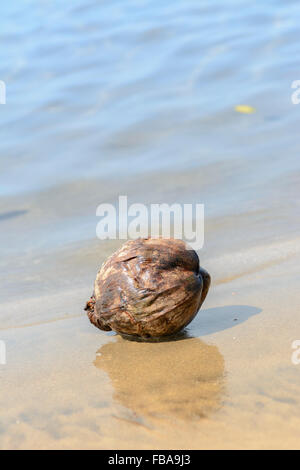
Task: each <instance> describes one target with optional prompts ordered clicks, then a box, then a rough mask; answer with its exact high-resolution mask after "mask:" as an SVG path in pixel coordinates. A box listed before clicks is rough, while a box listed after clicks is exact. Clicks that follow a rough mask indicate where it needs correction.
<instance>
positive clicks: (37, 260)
mask: <svg viewBox="0 0 300 470" xmlns="http://www.w3.org/2000/svg"><path fill="white" fill-rule="evenodd" d="M299 16H300V7H299V5H298V3H297V2H296V1H285V2H279V1H274V0H272V1H270V2H259V3H258V2H255V3H254V4H253V2H252V3H251V2H249V1H245V0H244V1H243V0H228V1H226V2H223V3H222V5H221V6H220V4H219V3H217V2H215V1H211V2H206V1H205V2H201V4H199V2H197V1H191V0H188V1H185V2H183V1H179V0H178V1H173V2H163V4H162V2H157V1H152V2H147V1H126V2H121V1H115V2H107V1H102V2H93V1H90V2H83V1H82V0H77V1H74V2H70V3H69V4H66V5H64V6H62V5H61V2H58V1H53V2H47V1H43V2H34V1H33V0H31V1H30V0H29V1H26V2H25V1H21V2H18V4H15V5H13V4H5V5H4V6H3V12H2V15H1V20H0V21H1V32H0V38H1V41H2V43H3V44H5V48H4V49H3V54H2V60H1V64H0V80H4V81H5V83H6V88H7V97H6V104H5V105H0V119H1V127H0V149H1V153H0V252H1V257H0V340H4V341H5V342H6V346H7V365H5V366H3V365H0V380H1V390H0V395H1V403H2V412H1V420H0V448H29V447H34V448H49V447H51V448H79V447H80V448H81V447H90V448H93V447H97V448H107V447H111V448H130V447H131V448H136V447H138V448H144V447H150V448H151V447H155V448H172V447H173V448H177V447H182V448H189V447H193V448H200V447H204V448H212V447H225V448H232V447H241V448H245V447H252V448H253V447H260V448H268V447H281V448H288V447H299V442H298V439H297V433H298V429H299V424H300V399H299V396H300V393H299V392H300V381H299V367H300V365H299V366H296V365H294V364H292V362H291V354H292V352H293V350H292V349H291V344H292V342H293V341H294V340H296V339H298V338H299V335H300V321H299V314H298V313H299V312H298V311H299V289H298V284H299V268H298V266H299V255H300V253H299V252H300V238H299V226H300V223H299V208H300V198H299V184H300V160H299V156H298V147H299V145H298V122H299V113H300V107H299V105H298V106H297V105H293V104H292V102H291V95H292V92H293V90H292V89H291V84H292V82H293V81H294V80H297V79H299V70H298V68H299V67H298V64H299V56H300V49H299V47H298V43H299V41H298V20H299ZM243 104H246V105H249V106H252V107H254V108H255V110H256V112H255V113H253V114H240V113H238V112H236V111H235V106H237V105H243ZM120 194H121V195H128V202H129V204H130V203H132V202H141V203H145V204H150V203H161V202H167V203H174V202H176V203H187V202H193V203H196V202H197V203H204V204H205V244H204V248H203V249H202V250H201V251H200V252H199V255H200V258H201V263H202V264H203V265H204V267H205V268H207V269H208V270H209V272H210V273H211V275H212V278H213V285H212V288H211V291H210V293H209V296H208V299H207V301H206V302H205V305H204V310H203V311H202V312H201V313H200V314H199V315H198V316H197V318H196V319H195V320H194V321H193V323H192V324H191V325H190V326H189V328H188V331H187V337H186V338H185V339H184V340H182V341H178V342H175V343H161V344H158V345H157V344H151V345H150V344H149V345H145V344H141V343H131V342H125V341H124V340H122V339H120V338H116V337H115V336H113V335H107V334H105V333H102V332H99V331H97V330H96V329H95V328H93V327H92V326H90V325H89V324H88V322H87V320H86V318H85V316H84V314H83V311H82V307H83V305H84V303H85V301H86V300H87V299H88V297H89V295H90V293H91V290H92V285H93V280H94V277H95V273H96V271H97V269H98V267H99V265H100V264H101V262H102V261H103V260H104V259H105V258H106V257H107V256H108V255H109V254H111V253H112V251H113V250H115V249H116V248H117V247H118V246H119V245H120V242H119V241H106V242H101V241H99V240H98V239H97V238H96V224H97V222H98V219H97V218H96V215H95V214H96V207H97V206H98V205H99V204H100V203H103V202H111V203H114V204H115V203H116V202H117V200H118V197H119V195H120ZM125 353H126V354H125ZM99 354H100V355H99ZM125 355H126V357H128V362H127V361H125V362H123V361H124V356H125ZM174 357H177V358H178V361H176V363H174ZM159 358H164V361H163V362H162V363H161V364H160V360H159ZM148 362H149V364H148ZM144 363H145V370H144V366H143V364H144ZM151 364H152V366H151ZM181 364H182V367H181ZM151 367H152V368H151ZM133 369H134V370H135V369H138V370H140V374H139V381H138V383H137V389H138V390H139V396H138V397H136V396H135V395H134V393H133V392H134V389H133V379H132V371H133ZM168 370H171V371H172V372H170V374H167V371H168ZM155 381H156V382H155ZM154 382H155V383H157V384H158V386H157V388H155V390H154V392H153V393H151V391H152V389H151V387H152V384H153V383H154ZM188 384H190V387H189V386H188ZM162 390H163V392H162ZM185 398H186V400H185ZM193 401H194V404H193Z"/></svg>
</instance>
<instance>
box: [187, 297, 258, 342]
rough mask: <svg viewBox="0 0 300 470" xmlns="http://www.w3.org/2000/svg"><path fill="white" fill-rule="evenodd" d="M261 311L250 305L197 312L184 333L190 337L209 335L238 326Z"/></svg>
mask: <svg viewBox="0 0 300 470" xmlns="http://www.w3.org/2000/svg"><path fill="white" fill-rule="evenodd" d="M261 311H262V309H261V308H258V307H252V306H250V305H225V306H223V307H215V308H207V309H203V310H199V312H198V314H197V316H196V317H195V319H194V320H193V321H192V323H190V325H189V326H188V327H187V329H186V331H187V334H188V335H191V336H201V337H203V336H206V335H211V334H213V333H217V332H219V331H223V330H227V329H228V328H233V327H234V326H237V325H240V324H241V323H243V322H245V321H247V320H248V319H249V318H251V317H252V316H254V315H258V314H259V313H261Z"/></svg>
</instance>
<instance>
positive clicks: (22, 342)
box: [0, 239, 300, 449]
mask: <svg viewBox="0 0 300 470" xmlns="http://www.w3.org/2000/svg"><path fill="white" fill-rule="evenodd" d="M284 247H285V244H283V245H281V244H277V245H276V247H273V250H272V249H270V247H268V246H266V247H261V249H262V250H263V251H264V252H265V258H266V260H268V259H269V258H268V251H269V253H270V255H271V253H274V252H276V253H278V255H279V254H280V256H279V258H278V259H277V260H276V259H275V257H274V255H273V263H270V266H269V265H268V263H267V262H266V263H263V262H262V261H263V259H262V255H261V254H260V256H258V257H257V256H256V253H257V249H254V250H253V251H252V252H251V251H250V252H248V257H249V258H248V263H247V264H248V265H250V266H251V263H250V261H251V259H252V261H253V265H252V266H251V270H250V272H249V269H247V270H246V271H242V270H241V266H240V263H239V256H236V257H234V256H233V255H232V260H231V263H232V264H231V266H230V273H231V277H233V279H230V280H228V279H227V278H226V277H223V276H221V277H220V278H215V279H214V284H213V286H212V290H211V292H210V295H209V297H208V299H207V302H206V303H205V306H204V309H203V311H200V313H199V315H198V316H197V317H196V319H195V320H194V321H193V322H192V323H191V325H190V326H189V327H188V328H187V330H186V332H185V334H184V335H182V336H180V337H179V338H178V340H177V341H171V342H161V343H140V342H133V341H128V340H125V339H123V338H121V337H119V336H116V335H114V334H110V333H109V334H107V333H102V332H100V331H98V330H97V329H95V328H94V327H92V326H91V325H89V323H88V321H87V319H86V317H85V315H83V314H82V313H81V312H80V307H79V304H78V299H77V298H76V295H75V292H74V295H75V299H74V301H70V300H69V296H68V295H66V296H65V297H64V296H63V295H61V297H60V301H61V302H62V303H64V302H65V305H68V307H69V309H70V306H71V305H72V302H73V305H74V309H73V314H74V315H73V316H74V318H72V317H71V316H70V317H67V318H64V317H62V318H61V319H54V320H53V321H51V322H44V323H43V322H40V324H35V325H32V326H27V327H20V328H14V327H12V328H4V329H1V330H0V331H1V338H2V339H3V340H5V341H6V344H7V348H8V350H7V356H8V363H7V365H6V366H1V369H0V373H1V375H0V377H1V384H2V386H1V391H0V395H1V403H2V412H1V428H0V445H1V448H2V449H5V448H9V449H10V448H14V449H15V448H17V449H19V448H20V449H26V448H59V449H60V448H99V449H103V448H115V449H118V448H158V449H159V448H297V447H299V438H298V433H297V429H298V427H299V423H300V400H299V396H300V393H299V392H300V381H299V367H300V366H296V365H293V364H292V362H291V354H292V349H291V343H292V341H293V340H295V339H297V331H299V329H300V320H299V316H298V313H297V308H298V304H297V295H298V294H297V289H296V283H295V278H296V276H297V269H298V263H299V251H298V249H297V247H298V248H299V240H298V239H297V240H294V241H293V242H291V243H290V244H289V247H294V251H293V256H292V257H287V259H284V260H281V256H282V255H283V254H284V250H283V248H284ZM275 248H276V250H275ZM286 254H287V255H288V252H287V253H286ZM256 259H257V260H258V261H259V263H258V265H257V267H256V269H255V263H256ZM276 261H277V262H276ZM207 263H208V264H211V266H214V265H215V262H214V260H211V261H210V260H209V258H208V259H207ZM265 264H267V265H266V266H265ZM261 265H263V266H262V267H261ZM234 266H236V270H235V269H234ZM85 291H86V292H84V289H83V291H82V292H79V293H78V297H81V298H82V300H83V299H84V298H85V296H86V295H88V294H89V286H87V287H86V289H85ZM283 292H284V295H283ZM53 297H55V296H53ZM51 300H53V301H54V304H55V305H56V303H57V301H56V300H54V299H51V296H49V297H47V304H48V305H50V306H51ZM26 304H27V308H29V307H30V306H31V307H32V309H34V308H36V305H35V302H33V301H30V300H28V301H26V302H24V304H22V302H20V303H19V307H18V308H19V309H21V311H22V310H23V309H24V308H25V307H26ZM42 304H45V303H44V300H43V299H39V302H38V305H39V306H41V305H42ZM7 308H9V305H7V306H6V309H7ZM45 308H47V306H45ZM13 311H14V310H13V309H12V312H13ZM70 311H72V309H70Z"/></svg>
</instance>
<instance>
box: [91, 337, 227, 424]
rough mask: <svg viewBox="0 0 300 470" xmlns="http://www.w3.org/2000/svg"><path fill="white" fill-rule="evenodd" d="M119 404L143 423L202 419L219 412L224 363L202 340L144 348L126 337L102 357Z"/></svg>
mask: <svg viewBox="0 0 300 470" xmlns="http://www.w3.org/2000/svg"><path fill="white" fill-rule="evenodd" d="M95 366H96V367H98V368H99V369H102V370H104V371H105V372H107V373H108V375H109V377H110V379H111V381H112V384H113V386H114V389H115V395H114V398H115V399H116V400H117V401H118V402H119V403H120V404H122V405H123V406H125V407H127V408H129V409H130V410H132V411H133V412H134V413H135V414H137V415H138V416H139V417H140V418H150V419H151V418H164V417H175V418H180V419H199V418H203V417H206V416H207V415H208V414H210V413H211V412H213V411H215V410H216V409H218V407H219V406H220V401H221V394H222V388H223V375H224V361H223V357H222V355H221V354H220V352H219V351H218V349H217V348H216V347H215V346H209V345H207V344H205V343H204V342H203V341H201V340H199V339H198V338H184V339H182V340H180V341H170V342H160V343H141V342H134V341H126V340H124V339H122V338H120V337H118V338H117V340H116V341H114V342H111V343H108V344H105V345H104V346H102V348H101V349H100V350H99V351H98V356H97V358H96V360H95Z"/></svg>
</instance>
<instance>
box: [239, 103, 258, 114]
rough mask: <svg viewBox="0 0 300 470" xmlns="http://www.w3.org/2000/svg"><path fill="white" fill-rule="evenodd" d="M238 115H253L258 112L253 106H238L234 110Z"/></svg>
mask: <svg viewBox="0 0 300 470" xmlns="http://www.w3.org/2000/svg"><path fill="white" fill-rule="evenodd" d="M234 109H235V110H236V112H237V113H244V114H253V113H255V112H256V109H255V108H253V107H252V106H248V105H247V104H238V105H237V106H235V108H234Z"/></svg>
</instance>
